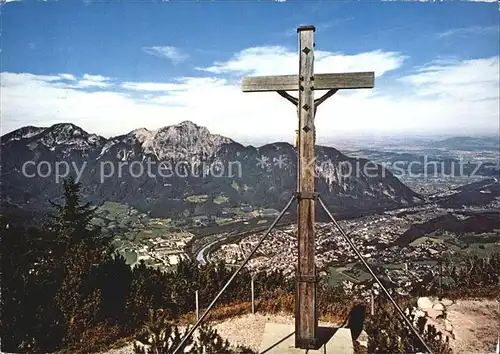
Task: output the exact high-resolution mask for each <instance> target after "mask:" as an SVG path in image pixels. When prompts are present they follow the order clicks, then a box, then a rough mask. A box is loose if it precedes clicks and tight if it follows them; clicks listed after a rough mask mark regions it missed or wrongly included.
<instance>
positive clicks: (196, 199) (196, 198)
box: [186, 194, 208, 204]
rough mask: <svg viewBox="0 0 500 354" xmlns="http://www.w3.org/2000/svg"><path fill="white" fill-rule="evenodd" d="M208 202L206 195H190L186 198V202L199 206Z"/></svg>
mask: <svg viewBox="0 0 500 354" xmlns="http://www.w3.org/2000/svg"><path fill="white" fill-rule="evenodd" d="M207 200H208V195H206V194H198V195H190V196H189V197H187V198H186V201H187V202H190V203H195V204H200V203H205V202H206V201H207Z"/></svg>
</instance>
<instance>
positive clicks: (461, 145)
mask: <svg viewBox="0 0 500 354" xmlns="http://www.w3.org/2000/svg"><path fill="white" fill-rule="evenodd" d="M429 147H433V148H443V149H449V150H463V151H480V150H484V151H499V149H500V138H499V137H498V136H496V137H480V138H473V137H468V136H464V137H453V138H448V139H444V140H439V141H435V142H432V143H430V144H429Z"/></svg>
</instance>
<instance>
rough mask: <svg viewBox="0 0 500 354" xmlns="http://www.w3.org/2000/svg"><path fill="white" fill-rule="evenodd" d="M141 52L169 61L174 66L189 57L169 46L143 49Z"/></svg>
mask: <svg viewBox="0 0 500 354" xmlns="http://www.w3.org/2000/svg"><path fill="white" fill-rule="evenodd" d="M142 50H143V51H144V52H146V53H148V54H151V55H154V56H156V57H159V58H165V59H170V60H171V61H172V64H174V65H175V64H178V63H180V62H182V61H184V60H186V59H188V58H189V55H187V54H185V53H182V51H181V50H180V49H178V48H176V47H171V46H163V47H160V46H156V47H145V48H142Z"/></svg>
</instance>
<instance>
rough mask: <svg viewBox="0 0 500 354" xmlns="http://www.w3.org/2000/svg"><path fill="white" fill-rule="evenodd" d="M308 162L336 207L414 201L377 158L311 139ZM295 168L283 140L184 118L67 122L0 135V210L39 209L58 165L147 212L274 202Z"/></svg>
mask: <svg viewBox="0 0 500 354" xmlns="http://www.w3.org/2000/svg"><path fill="white" fill-rule="evenodd" d="M313 168H315V172H316V189H317V192H319V193H320V194H321V196H322V198H323V200H325V202H326V203H327V204H328V205H330V207H331V209H332V210H333V212H336V213H356V212H362V211H368V210H372V209H377V210H380V209H385V208H393V207H401V206H407V205H411V204H414V203H419V202H421V201H422V198H421V197H420V196H419V195H418V194H416V193H415V192H413V191H412V190H410V189H409V188H408V187H406V186H405V185H404V184H403V183H401V182H400V181H399V180H398V179H397V178H396V177H394V176H393V175H392V174H391V173H390V172H389V171H388V170H387V169H385V168H384V167H382V166H380V165H376V164H374V163H372V162H370V161H368V160H366V159H362V158H358V159H355V158H351V157H348V156H346V155H344V154H342V153H341V152H339V151H338V150H336V149H335V148H332V147H326V146H317V147H316V165H315V166H314V167H313ZM296 169H297V151H296V149H295V147H294V146H292V145H290V144H288V143H272V144H267V145H263V146H260V147H254V146H243V145H242V144H239V143H237V142H235V141H233V140H232V139H230V138H227V137H224V136H220V135H217V134H211V133H210V132H209V131H208V129H207V128H205V127H201V126H198V125H196V124H194V123H192V122H190V121H184V122H182V123H179V124H177V125H172V126H167V127H164V128H160V129H158V130H155V131H150V130H147V129H137V130H134V131H132V132H130V133H128V134H125V135H120V136H116V137H111V138H109V139H106V138H104V137H102V136H99V135H96V134H90V133H88V132H86V131H84V130H83V129H82V128H80V127H78V126H75V125H73V124H70V123H62V124H56V125H53V126H51V127H47V128H43V127H33V126H26V127H23V128H20V129H18V130H15V131H13V132H10V133H8V134H5V135H3V136H2V137H1V175H2V181H1V197H2V209H3V210H4V211H5V210H13V209H15V210H24V211H37V212H43V211H45V210H46V209H47V207H48V206H49V200H50V201H57V200H58V199H59V198H60V196H61V182H62V180H63V177H65V176H67V175H73V176H75V177H77V179H78V181H79V182H80V183H81V186H82V193H83V195H84V198H85V199H86V200H87V201H90V202H93V203H101V202H103V201H105V200H109V201H116V202H120V203H126V204H129V205H131V206H133V207H134V208H136V209H138V210H141V211H143V212H148V213H150V215H152V216H156V217H175V216H178V215H196V214H209V215H210V214H218V213H220V212H221V211H222V209H223V208H224V207H238V206H245V205H251V206H253V207H263V208H274V209H278V210H279V209H281V208H282V207H283V206H284V204H286V202H287V201H288V199H289V198H290V196H291V195H292V193H293V192H294V191H295V190H296V181H297V174H296ZM56 172H58V174H56ZM141 172H142V173H141ZM292 211H293V208H292Z"/></svg>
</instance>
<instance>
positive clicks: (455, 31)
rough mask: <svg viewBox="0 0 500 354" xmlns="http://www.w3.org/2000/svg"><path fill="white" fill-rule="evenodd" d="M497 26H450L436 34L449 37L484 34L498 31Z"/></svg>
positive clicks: (499, 29)
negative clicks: (450, 27)
mask: <svg viewBox="0 0 500 354" xmlns="http://www.w3.org/2000/svg"><path fill="white" fill-rule="evenodd" d="M499 32H500V27H499V26H488V27H483V26H471V27H463V28H452V29H449V30H447V31H445V32H441V33H439V34H438V37H439V38H449V37H453V36H461V37H464V36H470V35H484V34H488V33H497V34H498V33H499Z"/></svg>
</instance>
